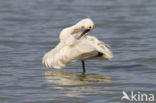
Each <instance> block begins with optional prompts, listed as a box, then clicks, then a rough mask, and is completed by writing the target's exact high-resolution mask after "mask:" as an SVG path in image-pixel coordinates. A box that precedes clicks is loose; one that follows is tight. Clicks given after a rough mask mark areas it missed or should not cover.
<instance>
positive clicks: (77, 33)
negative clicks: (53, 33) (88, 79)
mask: <svg viewBox="0 0 156 103" xmlns="http://www.w3.org/2000/svg"><path fill="white" fill-rule="evenodd" d="M93 26H94V23H93V21H92V20H91V19H90V18H86V19H83V20H81V21H79V22H78V23H77V24H75V25H73V26H71V27H67V28H65V29H63V30H62V31H61V33H60V36H59V37H60V43H59V44H58V45H57V46H56V47H55V48H54V49H52V50H50V51H49V52H47V53H46V54H45V55H44V57H43V64H44V65H45V66H46V67H49V68H58V69H59V68H63V67H65V66H66V65H67V64H69V63H71V62H74V61H77V60H80V61H81V62H82V67H83V72H85V71H86V70H85V60H89V59H98V60H111V59H112V58H113V54H112V52H111V51H110V50H109V49H108V48H107V46H106V45H105V44H104V43H103V42H101V41H100V40H98V39H97V38H96V37H94V36H90V35H89V34H87V32H88V31H90V30H92V29H93ZM81 29H85V30H84V31H83V32H81Z"/></svg>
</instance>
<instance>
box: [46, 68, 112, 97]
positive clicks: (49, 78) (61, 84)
mask: <svg viewBox="0 0 156 103" xmlns="http://www.w3.org/2000/svg"><path fill="white" fill-rule="evenodd" d="M43 74H44V77H45V80H46V82H47V83H49V84H51V85H52V84H53V85H52V86H51V87H52V88H54V89H61V90H62V89H63V90H66V93H64V94H65V95H66V96H69V97H82V96H84V93H83V92H85V93H86V92H90V93H91V92H92V93H93V94H96V93H98V92H100V91H101V89H106V88H105V87H104V86H103V85H102V83H108V82H111V80H110V77H109V76H105V75H99V74H84V73H70V72H63V71H44V72H43Z"/></svg>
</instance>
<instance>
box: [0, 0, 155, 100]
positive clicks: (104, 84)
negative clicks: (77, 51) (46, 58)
mask: <svg viewBox="0 0 156 103" xmlns="http://www.w3.org/2000/svg"><path fill="white" fill-rule="evenodd" d="M85 17H91V18H92V19H93V21H94V22H95V29H94V30H93V31H92V32H90V33H91V34H92V35H94V36H96V37H98V38H99V39H100V40H102V41H104V42H105V43H107V44H109V45H110V46H111V47H112V48H111V50H112V51H113V53H114V56H115V57H114V59H113V60H112V61H96V60H93V61H87V63H86V64H87V67H86V68H87V73H86V74H82V73H81V71H82V68H81V63H80V62H75V63H72V64H70V65H68V66H67V67H66V68H64V69H61V70H56V69H49V68H45V67H44V66H42V63H41V61H42V57H43V55H44V53H46V52H47V51H49V50H50V49H51V48H53V47H55V45H56V44H57V43H58V42H59V38H58V35H59V32H60V31H61V30H62V29H63V28H65V27H67V26H70V25H73V24H75V23H76V22H78V21H79V20H81V19H83V18H85ZM155 18H156V1H155V0H62V1H61V0H1V1H0V103H74V102H75V103H119V102H120V101H121V97H122V96H123V95H122V91H126V92H128V93H130V92H131V91H132V90H133V91H135V92H137V91H141V92H143V93H153V94H155V95H156V29H155V28H156V22H155ZM155 99H156V98H155Z"/></svg>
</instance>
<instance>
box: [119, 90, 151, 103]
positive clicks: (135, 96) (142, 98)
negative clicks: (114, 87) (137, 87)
mask: <svg viewBox="0 0 156 103" xmlns="http://www.w3.org/2000/svg"><path fill="white" fill-rule="evenodd" d="M122 94H123V97H122V98H121V101H131V102H153V101H154V94H152V93H144V92H140V91H137V92H134V91H131V92H130V94H129V95H128V94H127V93H126V92H125V91H122Z"/></svg>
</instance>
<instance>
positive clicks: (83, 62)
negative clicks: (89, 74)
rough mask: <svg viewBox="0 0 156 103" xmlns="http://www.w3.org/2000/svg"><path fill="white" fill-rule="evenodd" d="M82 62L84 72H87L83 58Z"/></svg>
mask: <svg viewBox="0 0 156 103" xmlns="http://www.w3.org/2000/svg"><path fill="white" fill-rule="evenodd" d="M81 62H82V68H83V73H85V72H86V69H85V62H84V60H82V61H81Z"/></svg>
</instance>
